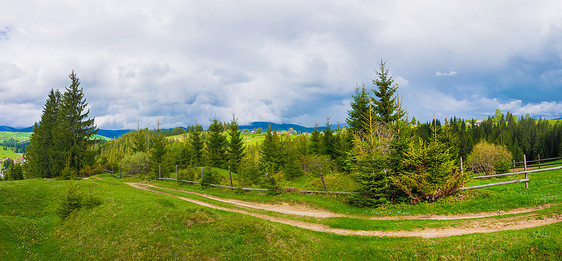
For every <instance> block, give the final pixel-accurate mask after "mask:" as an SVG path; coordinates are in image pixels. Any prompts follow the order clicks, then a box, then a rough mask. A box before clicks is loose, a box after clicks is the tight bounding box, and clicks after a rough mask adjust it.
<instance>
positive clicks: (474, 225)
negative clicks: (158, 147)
mask: <svg viewBox="0 0 562 261" xmlns="http://www.w3.org/2000/svg"><path fill="white" fill-rule="evenodd" d="M126 184H128V185H130V186H132V187H135V188H138V189H142V190H145V191H150V192H154V193H158V194H163V195H167V196H171V197H175V198H179V199H181V200H185V201H188V202H191V203H194V204H197V205H200V206H204V207H208V208H212V209H218V210H223V211H229V212H235V213H240V214H244V215H249V216H253V217H257V218H261V219H266V220H269V221H272V222H277V223H282V224H286V225H290V226H294V227H299V228H303V229H308V230H312V231H318V232H326V233H333V234H339V235H359V236H379V237H382V236H388V237H423V238H435V237H448V236H455V235H464V234H472V233H490V232H496V231H504V230H518V229H525V228H531V227H537V226H543V225H549V224H554V223H557V222H560V221H562V215H559V216H556V217H552V218H546V219H537V217H536V216H527V217H512V218H504V219H486V220H474V221H470V222H469V224H467V225H466V226H464V227H462V228H461V227H454V228H443V229H424V230H414V231H372V230H349V229H340V228H332V227H329V226H326V225H322V224H316V223H309V222H304V221H298V220H291V219H285V218H278V217H272V216H268V215H265V214H259V213H252V212H248V211H246V210H241V209H232V208H225V207H220V206H217V205H214V204H210V203H206V202H202V201H199V200H194V199H189V198H185V197H181V196H176V195H173V194H170V193H166V192H161V191H157V190H153V189H150V188H147V187H144V186H141V185H139V184H138V183H126ZM201 195H203V194H201ZM223 202H224V201H223Z"/></svg>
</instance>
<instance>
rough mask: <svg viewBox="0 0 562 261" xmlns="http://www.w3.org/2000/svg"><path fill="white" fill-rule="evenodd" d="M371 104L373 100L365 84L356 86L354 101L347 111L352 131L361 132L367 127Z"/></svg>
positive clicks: (348, 122)
mask: <svg viewBox="0 0 562 261" xmlns="http://www.w3.org/2000/svg"><path fill="white" fill-rule="evenodd" d="M370 104H371V100H370V97H369V95H368V94H367V89H366V88H365V84H362V85H361V87H360V88H359V87H357V88H355V95H353V101H352V102H351V110H349V111H347V115H348V118H347V119H346V122H347V124H348V125H349V128H350V130H351V132H353V133H360V132H364V131H365V130H366V129H367V126H366V125H365V116H366V115H368V114H369V111H370Z"/></svg>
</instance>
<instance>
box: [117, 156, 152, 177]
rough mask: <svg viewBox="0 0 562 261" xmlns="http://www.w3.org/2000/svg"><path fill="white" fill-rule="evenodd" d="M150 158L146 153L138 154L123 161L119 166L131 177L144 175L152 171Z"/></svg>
mask: <svg viewBox="0 0 562 261" xmlns="http://www.w3.org/2000/svg"><path fill="white" fill-rule="evenodd" d="M150 164H151V162H150V156H149V155H148V153H146V152H142V151H141V152H137V153H135V154H133V155H128V156H126V157H125V158H123V159H122V160H121V162H120V163H119V166H120V167H121V168H122V169H125V170H127V173H128V174H129V175H143V174H146V173H148V172H149V171H150Z"/></svg>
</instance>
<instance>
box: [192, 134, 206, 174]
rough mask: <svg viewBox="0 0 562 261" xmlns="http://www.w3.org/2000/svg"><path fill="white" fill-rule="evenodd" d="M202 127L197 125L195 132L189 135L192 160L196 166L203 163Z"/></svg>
mask: <svg viewBox="0 0 562 261" xmlns="http://www.w3.org/2000/svg"><path fill="white" fill-rule="evenodd" d="M201 129H202V128H201V125H198V124H197V123H195V126H194V127H193V131H192V132H191V133H189V140H190V141H191V151H192V157H191V158H192V160H193V165H194V166H199V165H201V164H202V163H203V147H204V145H205V144H204V143H203V139H202V138H201V131H200V130H201Z"/></svg>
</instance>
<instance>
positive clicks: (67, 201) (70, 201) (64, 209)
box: [56, 183, 102, 220]
mask: <svg viewBox="0 0 562 261" xmlns="http://www.w3.org/2000/svg"><path fill="white" fill-rule="evenodd" d="M101 203H102V202H101V200H100V199H99V198H97V197H96V196H95V195H94V194H93V193H92V191H90V192H89V193H85V194H82V193H80V192H79V191H78V188H77V187H76V184H74V183H72V184H70V185H68V187H67V191H66V194H65V195H64V196H63V198H62V201H61V202H60V203H59V205H58V207H57V209H56V213H57V215H58V216H59V217H60V218H61V219H63V220H64V219H66V218H67V217H68V216H70V214H72V212H74V211H76V210H78V209H80V208H82V207H85V208H93V207H95V206H99V205H101Z"/></svg>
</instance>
